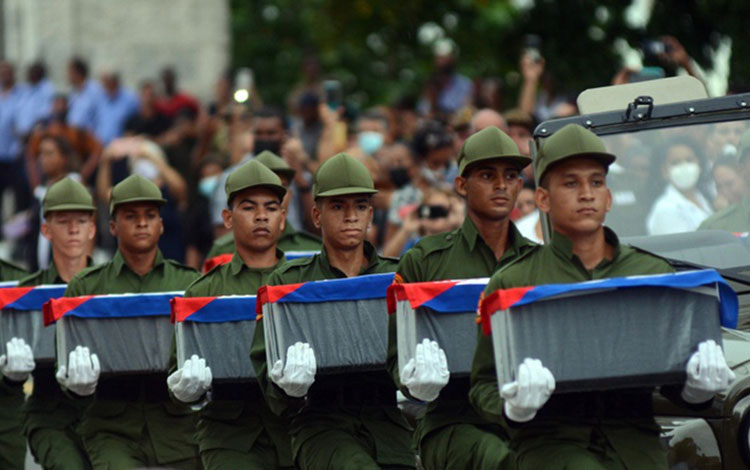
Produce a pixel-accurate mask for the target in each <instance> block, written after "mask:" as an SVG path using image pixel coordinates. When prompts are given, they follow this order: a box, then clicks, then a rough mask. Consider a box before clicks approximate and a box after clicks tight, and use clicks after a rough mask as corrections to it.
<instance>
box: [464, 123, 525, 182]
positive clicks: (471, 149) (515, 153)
mask: <svg viewBox="0 0 750 470" xmlns="http://www.w3.org/2000/svg"><path fill="white" fill-rule="evenodd" d="M496 158H497V159H502V160H503V161H507V162H508V163H511V164H513V165H515V166H516V167H518V169H519V170H520V169H522V168H523V167H525V166H526V165H528V164H529V163H531V159H530V158H529V157H524V156H523V155H521V152H520V151H519V150H518V145H516V143H515V142H513V139H511V138H510V137H509V136H508V134H506V133H505V132H503V131H501V130H500V129H498V128H497V127H495V126H489V127H486V128H484V129H482V130H481V131H479V132H476V133H474V134H472V135H471V136H469V138H468V139H466V141H465V142H464V144H463V145H462V146H461V151H460V152H459V153H458V172H459V174H461V175H463V174H464V172H465V171H466V167H468V166H469V165H472V164H474V163H477V162H481V161H484V160H494V159H496Z"/></svg>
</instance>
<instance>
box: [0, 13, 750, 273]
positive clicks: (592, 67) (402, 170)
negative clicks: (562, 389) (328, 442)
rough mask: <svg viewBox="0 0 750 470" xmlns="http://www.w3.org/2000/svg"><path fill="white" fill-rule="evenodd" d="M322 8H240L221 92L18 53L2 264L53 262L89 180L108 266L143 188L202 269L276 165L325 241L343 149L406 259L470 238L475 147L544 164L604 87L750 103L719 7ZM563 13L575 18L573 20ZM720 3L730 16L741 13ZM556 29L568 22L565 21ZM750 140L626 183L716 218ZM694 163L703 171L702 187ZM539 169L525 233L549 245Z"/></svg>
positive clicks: (79, 59) (0, 159)
mask: <svg viewBox="0 0 750 470" xmlns="http://www.w3.org/2000/svg"><path fill="white" fill-rule="evenodd" d="M86 1H88V0H86ZM8 3H14V2H8ZM33 3H44V2H41V1H40V0H34V2H33ZM84 3H86V2H84ZM219 3H224V2H219ZM318 3H320V5H318V7H317V8H316V9H313V10H311V9H310V8H308V7H306V6H303V7H300V8H299V11H291V12H290V11H289V10H293V9H294V8H295V7H294V5H293V3H292V2H286V1H276V2H227V3H224V4H225V6H226V14H227V20H228V22H229V25H228V26H227V28H228V30H229V31H230V32H231V39H232V45H231V54H230V55H231V59H230V60H229V61H228V63H227V64H226V67H219V68H216V69H214V70H211V74H212V76H213V79H212V83H211V84H210V87H208V89H209V90H211V92H209V93H206V92H205V88H206V87H204V88H203V89H201V90H200V91H196V90H192V89H190V88H189V87H183V85H182V83H183V81H185V82H189V81H190V80H189V79H190V78H191V77H190V73H191V72H190V70H187V71H185V70H184V69H185V67H182V69H181V68H180V67H179V64H173V63H172V62H170V61H169V60H168V59H165V60H164V61H162V63H161V66H160V67H159V69H158V70H152V72H150V73H148V74H146V73H140V74H139V73H137V72H138V71H135V72H134V71H133V70H132V69H130V68H129V69H128V70H123V69H122V67H120V66H118V65H117V64H118V62H117V58H116V57H115V58H114V59H113V60H109V61H102V60H97V63H98V65H97V66H96V67H93V66H92V63H91V62H92V60H91V58H90V57H89V56H87V55H85V54H71V55H69V56H67V57H66V58H65V59H64V60H63V61H62V63H61V62H60V60H59V57H58V58H57V59H56V61H55V64H56V65H57V67H56V68H55V69H52V68H51V67H50V66H49V65H48V61H45V60H38V59H36V60H32V61H28V60H26V61H21V60H13V58H12V57H9V55H10V54H6V55H5V56H4V57H5V58H4V59H3V60H2V61H0V193H2V205H1V209H2V232H1V233H2V242H1V243H0V251H3V253H2V254H3V255H5V257H6V258H10V259H14V260H16V261H18V262H21V263H22V264H24V265H25V266H26V267H28V268H29V269H37V268H39V267H46V266H47V264H48V263H49V259H50V248H49V245H48V243H47V242H46V241H45V240H44V239H43V238H41V237H39V235H38V233H39V230H38V228H39V224H40V217H41V215H40V204H41V200H42V198H43V197H44V194H45V191H46V188H47V187H49V186H50V185H51V184H52V183H54V182H56V181H57V180H59V179H61V178H63V177H65V176H72V177H74V178H76V179H78V180H80V181H82V182H83V183H84V184H86V185H87V186H88V187H89V188H90V189H91V191H92V194H94V195H95V199H96V200H97V204H98V207H99V211H98V229H99V230H98V237H97V241H96V250H95V255H96V256H97V257H99V258H100V259H106V258H107V257H108V256H110V254H111V253H112V251H113V249H114V247H115V243H114V240H113V239H112V238H111V237H110V236H109V231H108V228H107V227H108V226H107V223H108V210H107V201H108V198H109V192H110V190H111V188H112V186H113V185H114V184H116V183H117V182H119V181H120V180H122V179H124V178H125V177H127V176H128V175H129V174H133V173H137V174H140V175H142V176H145V177H147V178H149V179H151V180H153V181H154V182H155V183H156V184H157V185H159V186H160V187H161V188H162V190H163V192H164V194H165V197H166V199H167V200H168V203H167V204H166V205H165V207H164V208H163V210H162V217H163V219H164V225H165V233H164V236H163V237H162V239H161V242H160V246H161V249H162V251H163V252H164V255H165V256H167V257H170V258H174V259H176V260H179V261H182V262H185V263H186V264H189V265H191V266H194V267H196V268H198V267H200V266H201V265H202V262H203V260H204V258H205V256H206V254H207V253H208V251H209V249H210V247H211V245H212V243H213V240H214V239H215V238H217V237H219V236H221V235H223V234H224V233H225V229H224V228H223V225H222V223H221V209H222V208H224V206H225V196H224V194H223V183H224V180H225V178H226V175H227V174H228V172H230V171H231V170H232V169H233V168H234V167H235V166H236V165H238V164H239V163H240V162H243V161H245V160H247V159H251V158H253V155H255V154H258V153H260V152H261V151H263V150H270V151H272V152H274V153H276V154H278V155H280V156H281V157H282V158H283V159H284V160H285V161H286V162H287V163H288V164H289V165H290V167H291V168H293V169H294V170H296V172H295V176H294V179H293V181H292V183H291V191H292V193H293V200H292V203H291V205H290V209H289V213H288V221H289V223H291V224H292V226H293V227H294V228H295V229H297V230H305V231H309V232H314V231H315V228H314V227H313V226H312V224H311V221H310V220H309V216H310V206H311V204H312V197H311V184H312V179H313V175H314V174H315V171H316V169H317V168H318V167H319V166H320V164H321V163H322V162H323V161H325V160H326V159H327V158H330V157H331V156H333V155H334V154H336V153H338V152H341V151H345V152H347V153H350V154H351V155H353V156H355V157H356V158H358V159H360V160H361V161H362V162H363V163H364V164H365V165H366V166H367V168H368V169H369V170H370V171H371V173H372V175H373V178H374V180H375V184H376V187H377V189H379V193H378V194H377V195H376V196H375V198H374V206H375V218H374V221H373V226H372V228H371V230H370V231H369V237H370V240H371V241H372V242H373V243H374V244H375V245H376V246H377V247H378V248H379V250H380V251H381V252H382V253H383V254H385V255H389V256H399V255H400V254H401V253H403V251H404V250H406V249H408V248H409V247H410V246H411V245H413V244H414V243H415V242H416V241H417V240H418V239H419V237H421V236H424V235H428V234H433V233H439V232H443V231H446V230H450V229H453V228H456V227H458V226H459V225H460V224H461V223H462V221H463V216H464V207H463V202H462V200H461V199H460V198H459V197H458V196H457V195H456V194H455V192H454V191H453V189H452V188H453V178H454V177H455V176H456V173H457V167H456V157H457V155H458V151H459V149H460V148H461V145H462V144H463V142H464V140H465V139H466V138H467V137H468V136H469V135H470V134H471V133H473V132H476V131H479V130H481V129H483V128H485V127H487V126H497V127H499V128H500V129H502V130H504V131H505V132H507V133H508V134H509V135H510V136H511V137H512V138H513V140H514V141H515V142H516V143H517V144H518V146H519V148H520V149H521V152H522V153H525V154H528V153H529V140H530V138H531V135H532V132H533V130H534V128H535V127H536V126H537V124H538V123H540V122H542V121H544V120H547V119H552V118H557V117H565V116H572V115H575V114H577V112H578V109H577V107H576V102H575V97H576V96H577V94H578V93H579V92H580V91H581V90H583V89H585V88H587V87H591V86H604V85H609V84H620V83H628V82H633V81H639V80H647V79H651V78H659V77H662V76H671V75H675V74H689V75H693V76H695V77H697V78H698V79H700V80H701V81H703V82H704V83H705V84H706V85H707V87H708V89H709V90H710V91H711V92H712V93H713V94H725V93H736V92H744V91H748V89H747V86H746V84H745V83H743V82H742V80H738V79H736V78H734V77H741V76H743V75H742V66H741V65H736V62H737V60H736V58H737V54H739V53H741V51H742V49H743V48H744V47H745V45H744V44H739V41H734V42H732V40H731V39H732V34H734V33H733V31H734V30H733V29H732V28H733V26H731V25H730V24H728V23H725V24H724V27H725V31H724V35H719V33H718V32H717V31H718V27H719V26H718V25H719V23H721V21H720V19H719V18H720V17H717V16H716V15H717V13H716V11H712V12H708V10H706V8H705V6H704V5H703V3H706V2H698V1H695V2H679V3H680V5H681V11H682V12H683V13H681V14H679V15H672V14H670V10H669V9H668V5H667V6H665V5H664V4H670V3H675V2H651V1H645V2H643V1H634V2H632V3H631V4H628V2H589V1H581V2H547V1H537V2H534V1H525V2H524V1H510V2H458V5H442V4H438V5H432V4H431V3H430V5H427V3H429V2H401V3H409V4H412V3H413V5H409V6H399V5H398V4H397V3H396V2H390V1H389V2H385V4H384V5H383V6H382V10H381V8H380V7H378V8H376V7H375V5H374V4H370V3H369V2H353V3H349V2H346V6H345V8H346V9H347V11H346V12H344V11H339V10H340V9H339V8H337V6H336V5H338V4H339V3H340V2H336V1H326V2H318ZM423 3H425V4H424V5H423ZM463 3H466V5H463ZM566 3H569V4H570V5H569V6H568V10H570V11H568V10H566V8H565V7H561V6H560V5H561V4H566ZM662 3H663V4H662ZM718 3H721V4H722V7H721V8H724V9H725V11H724V12H723V13H725V14H731V13H732V8H735V6H736V5H740V4H741V3H742V2H729V1H725V2H718ZM135 4H139V2H135V3H134V5H135ZM0 5H1V2H0ZM634 5H635V6H638V5H640V7H638V8H635V7H634ZM712 5H713V8H714V10H715V9H716V8H718V7H717V6H716V4H715V3H712ZM339 6H341V5H339ZM634 8H635V9H634ZM736 8H742V7H739V6H737V7H736ZM704 10H705V11H704ZM0 11H2V8H0ZM347 15H348V16H347ZM409 15H412V16H409ZM555 15H557V18H558V20H559V21H561V23H560V24H555V25H553V22H554V18H555ZM639 15H640V16H639ZM712 15H713V16H712ZM0 16H2V15H0ZM563 17H565V18H569V19H570V22H566V21H562V18H563ZM671 17H676V18H671ZM745 17H747V16H745ZM325 18H328V21H325ZM399 19H401V20H402V21H399ZM428 20H429V21H428ZM6 21H7V20H6ZM311 22H312V23H311ZM545 22H546V23H545ZM199 24H200V22H199V23H198V24H197V25H196V27H198V26H199ZM312 24H316V25H319V30H316V29H315V28H312ZM374 24H375V25H377V24H379V25H380V26H379V27H378V28H375V27H374V26H372V25H374ZM714 25H717V26H716V27H714ZM407 26H408V28H407ZM553 26H554V27H553ZM363 31H369V32H367V34H363ZM737 31H740V30H739V29H737ZM348 32H352V33H351V34H349V33H348ZM485 33H486V34H485ZM665 33H669V34H665ZM737 34H742V33H741V32H737ZM350 36H351V37H350ZM738 37H739V36H738ZM125 40H127V39H125ZM357 41H359V42H357ZM0 45H1V44H0ZM605 46H606V47H605ZM134 47H135V46H134ZM153 47H154V48H158V45H153ZM6 49H7V47H6ZM729 50H731V54H730V53H729V52H728V51H729ZM493 51H496V54H494V53H493ZM586 51H589V52H586ZM601 51H606V53H604V52H603V53H602V54H599V52H601ZM493 54H494V55H493ZM571 54H574V55H571ZM0 57H3V56H0ZM571 58H572V59H571ZM601 61H605V63H606V67H603V66H601V63H602V62H601ZM485 62H486V63H485ZM102 64H104V65H102ZM420 64H421V65H420ZM152 69H153V67H152ZM179 70H182V71H180V72H178V71H179ZM729 70H731V73H730V72H729ZM134 73H135V75H134ZM124 75H127V76H128V77H133V76H135V77H136V80H132V79H128V80H123V76H124ZM745 76H747V75H745ZM129 82H131V83H129ZM745 131H746V129H745V126H744V125H736V123H735V124H734V125H732V126H730V125H727V126H721V125H719V126H714V127H712V128H711V129H708V128H707V129H706V131H705V132H706V135H704V136H696V135H692V136H689V135H685V136H679V139H677V138H675V139H674V140H672V141H670V142H668V143H665V145H667V144H668V145H670V146H671V147H665V148H664V149H663V150H664V151H663V152H654V151H653V149H652V148H651V147H648V146H645V147H648V148H645V147H644V146H639V145H636V144H637V143H634V142H630V143H628V145H627V146H620V147H618V148H622V149H627V150H628V152H629V153H628V156H627V158H624V159H623V160H622V162H623V164H624V167H625V169H626V170H628V171H630V172H632V173H633V174H637V175H638V176H639V177H640V178H642V180H643V185H644V188H649V187H650V188H659V191H661V189H663V188H664V187H665V182H668V183H670V184H671V186H673V187H675V188H678V190H680V192H681V193H682V194H683V195H684V197H685V198H686V199H687V200H688V201H689V202H691V203H692V204H693V205H694V206H696V207H697V208H698V209H700V211H702V215H701V216H702V217H703V218H705V217H707V216H708V215H709V214H710V213H712V212H714V211H716V210H718V209H721V208H723V207H726V206H727V205H730V204H733V203H734V202H736V201H738V200H739V199H741V198H742V197H744V196H745V195H746V192H747V191H748V189H747V188H746V183H745V182H744V181H743V180H742V178H741V177H740V176H739V175H740V173H739V172H738V171H737V165H738V163H737V149H738V146H739V141H740V137H741V136H742V134H743V133H744V132H745ZM631 144H632V145H631ZM685 162H688V163H690V162H695V163H697V164H698V166H699V167H700V175H693V173H695V171H693V170H694V166H690V165H688V166H686V165H684V163H685ZM673 166H679V169H678V170H674V171H673V170H672V167H673ZM688 167H689V168H688ZM530 170H531V169H530V168H529V169H527V171H526V172H524V175H523V177H524V189H523V190H522V191H521V193H520V195H519V197H518V203H517V207H516V210H515V211H514V214H513V216H512V218H513V219H514V220H519V224H520V227H521V228H522V231H523V233H524V234H525V235H527V236H528V237H530V238H532V239H538V238H540V231H539V224H538V217H537V216H535V207H534V201H533V190H534V182H533V175H532V173H531V171H530ZM615 171H617V170H615ZM693 176H695V178H693ZM654 179H659V181H660V182H659V183H656V184H652V183H653V180H654ZM688 180H691V181H688ZM692 180H695V181H692ZM688 183H691V184H692V186H691V185H690V184H688ZM683 187H684V188H686V189H685V191H682V189H681V188H683ZM688 193H689V194H688ZM660 196H663V195H662V194H660V193H656V194H653V195H651V196H649V197H650V200H649V201H648V205H646V206H644V207H646V208H648V210H649V211H651V210H652V209H653V210H656V207H655V205H656V204H658V199H659V197H660ZM622 197H626V196H622ZM673 199H674V198H673ZM678 199H679V198H678ZM644 210H645V209H644ZM688 210H689V211H693V208H689V209H688ZM647 215H648V214H647ZM654 217H655V219H659V217H658V216H654ZM697 217H698V216H696V218H697ZM701 220H702V219H701ZM699 222H700V221H698V223H699ZM654 224H655V225H658V223H656V222H654ZM696 226H697V225H696ZM659 230H660V229H659V228H658V227H656V228H653V230H652V227H650V226H649V227H648V231H649V232H650V233H661V232H659Z"/></svg>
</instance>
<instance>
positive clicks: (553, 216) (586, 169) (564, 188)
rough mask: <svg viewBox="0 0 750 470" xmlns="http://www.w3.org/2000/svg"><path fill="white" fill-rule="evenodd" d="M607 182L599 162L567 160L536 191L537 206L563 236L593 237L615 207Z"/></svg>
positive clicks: (548, 175)
mask: <svg viewBox="0 0 750 470" xmlns="http://www.w3.org/2000/svg"><path fill="white" fill-rule="evenodd" d="M606 178H607V172H606V170H605V169H604V167H603V166H602V164H601V163H598V162H597V161H595V160H592V159H590V158H585V157H584V158H571V159H568V160H565V161H563V162H561V163H558V164H557V165H555V166H554V167H552V168H550V169H549V170H548V171H547V172H546V174H545V181H544V182H543V183H544V184H543V186H540V187H538V188H537V189H536V194H535V196H536V205H537V207H538V208H539V210H541V211H542V212H545V213H547V214H549V217H550V221H551V222H552V227H553V228H554V229H555V230H557V231H558V232H560V233H562V234H563V235H567V236H569V235H574V234H583V233H592V232H594V231H596V230H599V228H600V227H601V226H602V224H603V223H604V217H605V216H606V215H607V212H609V209H610V208H611V207H612V194H611V193H610V191H609V188H608V187H607V179H606Z"/></svg>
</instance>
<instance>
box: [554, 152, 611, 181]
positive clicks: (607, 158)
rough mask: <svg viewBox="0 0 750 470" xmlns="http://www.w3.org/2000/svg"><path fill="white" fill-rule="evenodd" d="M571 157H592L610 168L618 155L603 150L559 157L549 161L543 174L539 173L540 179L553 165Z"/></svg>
mask: <svg viewBox="0 0 750 470" xmlns="http://www.w3.org/2000/svg"><path fill="white" fill-rule="evenodd" d="M571 158H590V159H592V160H596V161H597V162H599V163H601V164H602V165H604V168H607V169H609V165H611V164H612V163H614V161H615V160H616V157H615V156H614V155H612V154H611V153H601V152H592V153H576V154H573V155H568V156H565V157H563V158H559V159H557V160H555V161H553V162H551V163H549V164H548V165H547V166H546V167H544V169H543V170H542V172H541V174H540V175H539V181H541V180H542V178H543V177H544V174H545V173H547V170H549V169H550V168H551V167H553V166H555V165H557V164H558V163H560V162H564V161H565V160H569V159H571Z"/></svg>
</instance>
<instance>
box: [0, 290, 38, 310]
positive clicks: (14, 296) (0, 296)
mask: <svg viewBox="0 0 750 470" xmlns="http://www.w3.org/2000/svg"><path fill="white" fill-rule="evenodd" d="M33 289H34V288H33V287H5V288H2V289H0V308H5V306H6V305H9V304H12V303H13V302H15V301H16V300H18V299H20V298H21V297H23V296H24V295H26V294H28V293H29V292H31V291H32V290H33Z"/></svg>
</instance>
